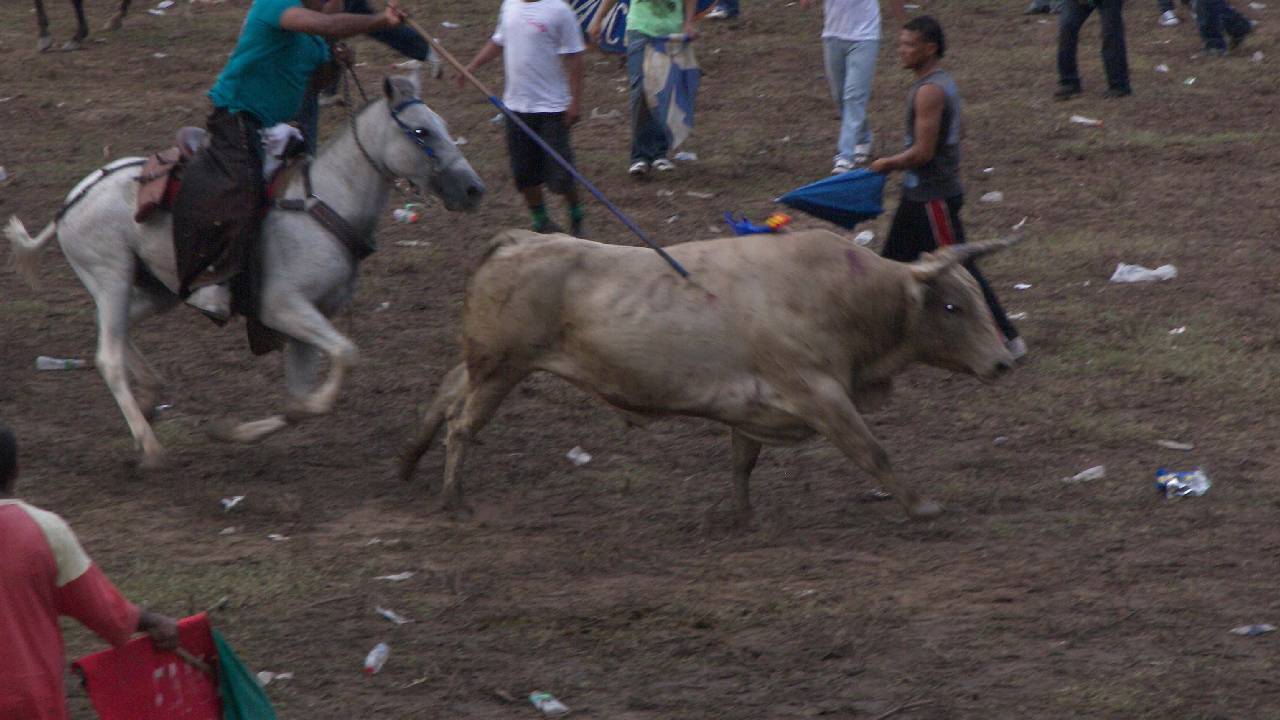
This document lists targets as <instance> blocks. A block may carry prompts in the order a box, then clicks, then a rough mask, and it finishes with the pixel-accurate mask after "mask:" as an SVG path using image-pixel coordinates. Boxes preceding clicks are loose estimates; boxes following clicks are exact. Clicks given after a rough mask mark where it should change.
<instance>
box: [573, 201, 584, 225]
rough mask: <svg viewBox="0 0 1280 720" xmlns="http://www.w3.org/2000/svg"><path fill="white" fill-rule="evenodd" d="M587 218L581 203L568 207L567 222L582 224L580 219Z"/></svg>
mask: <svg viewBox="0 0 1280 720" xmlns="http://www.w3.org/2000/svg"><path fill="white" fill-rule="evenodd" d="M586 216H587V209H586V208H584V207H582V203H578V204H576V205H570V206H569V220H570V221H572V222H575V223H577V222H582V218H584V217H586Z"/></svg>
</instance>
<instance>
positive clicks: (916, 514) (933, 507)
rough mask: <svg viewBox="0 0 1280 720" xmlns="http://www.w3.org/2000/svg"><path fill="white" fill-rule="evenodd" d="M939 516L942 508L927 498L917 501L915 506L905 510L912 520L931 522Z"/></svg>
mask: <svg viewBox="0 0 1280 720" xmlns="http://www.w3.org/2000/svg"><path fill="white" fill-rule="evenodd" d="M941 514H942V506H941V505H939V504H938V503H937V501H935V500H930V499H929V498H925V499H923V500H918V501H916V504H915V505H912V506H911V507H909V508H907V515H910V516H911V519H912V520H932V519H934V518H936V517H938V516H939V515H941Z"/></svg>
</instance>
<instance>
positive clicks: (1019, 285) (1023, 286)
mask: <svg viewBox="0 0 1280 720" xmlns="http://www.w3.org/2000/svg"><path fill="white" fill-rule="evenodd" d="M1031 287H1032V286H1031V283H1014V284H1013V289H1014V290H1030V289H1031Z"/></svg>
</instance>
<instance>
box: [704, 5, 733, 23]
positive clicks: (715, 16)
mask: <svg viewBox="0 0 1280 720" xmlns="http://www.w3.org/2000/svg"><path fill="white" fill-rule="evenodd" d="M707 19H708V20H728V19H729V11H728V10H725V9H724V7H723V6H721V5H717V6H715V7H713V8H711V12H709V13H707Z"/></svg>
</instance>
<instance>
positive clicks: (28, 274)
mask: <svg viewBox="0 0 1280 720" xmlns="http://www.w3.org/2000/svg"><path fill="white" fill-rule="evenodd" d="M4 235H5V237H7V238H9V244H10V246H11V247H12V250H11V254H10V261H11V262H12V264H13V266H14V267H15V268H17V269H18V272H20V273H22V277H24V278H25V279H26V281H27V284H28V285H30V286H31V287H33V288H35V287H38V286H39V285H40V277H39V273H40V253H41V252H43V251H44V246H45V245H48V244H49V241H50V240H52V239H53V238H55V237H57V236H58V221H56V220H55V221H53V222H51V223H49V224H48V225H45V226H44V229H43V230H41V231H40V234H39V235H36V236H35V237H31V234H30V233H28V232H27V228H26V226H24V225H23V224H22V221H21V220H19V219H18V218H17V217H11V218H9V224H8V225H7V226H5V229H4Z"/></svg>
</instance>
